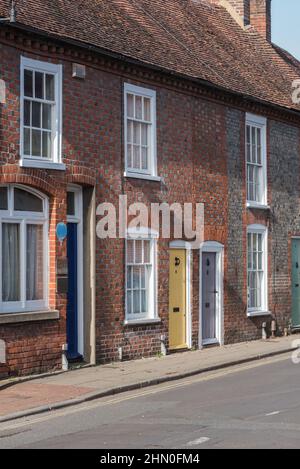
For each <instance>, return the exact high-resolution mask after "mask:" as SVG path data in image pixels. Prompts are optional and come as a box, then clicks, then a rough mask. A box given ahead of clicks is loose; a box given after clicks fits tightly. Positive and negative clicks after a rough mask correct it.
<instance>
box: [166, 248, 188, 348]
mask: <svg viewBox="0 0 300 469" xmlns="http://www.w3.org/2000/svg"><path fill="white" fill-rule="evenodd" d="M169 249H179V250H183V251H186V256H185V257H186V306H185V309H186V327H185V330H186V345H187V348H189V349H191V348H192V268H191V266H192V258H193V256H192V247H191V244H190V243H188V242H186V241H172V242H171V243H170V245H169Z"/></svg>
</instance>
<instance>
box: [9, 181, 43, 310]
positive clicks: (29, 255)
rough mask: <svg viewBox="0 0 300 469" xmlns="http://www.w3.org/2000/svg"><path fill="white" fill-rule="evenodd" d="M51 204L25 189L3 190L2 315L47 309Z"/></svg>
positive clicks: (15, 187)
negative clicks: (48, 228) (48, 227)
mask: <svg viewBox="0 0 300 469" xmlns="http://www.w3.org/2000/svg"><path fill="white" fill-rule="evenodd" d="M47 224H48V200H47V198H46V197H43V196H42V195H41V194H39V193H38V192H35V191H34V190H31V189H29V188H26V187H23V186H0V259H1V266H0V312H2V313H5V312H6V313H12V312H22V311H38V310H41V309H43V308H45V307H46V306H47V252H48V249H47Z"/></svg>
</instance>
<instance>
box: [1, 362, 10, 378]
mask: <svg viewBox="0 0 300 469" xmlns="http://www.w3.org/2000/svg"><path fill="white" fill-rule="evenodd" d="M8 376H9V368H8V366H7V365H5V363H0V379H5V378H8Z"/></svg>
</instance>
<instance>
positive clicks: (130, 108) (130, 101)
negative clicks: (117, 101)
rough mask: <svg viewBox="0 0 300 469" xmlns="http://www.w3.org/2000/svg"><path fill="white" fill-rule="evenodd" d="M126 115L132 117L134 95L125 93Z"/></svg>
mask: <svg viewBox="0 0 300 469" xmlns="http://www.w3.org/2000/svg"><path fill="white" fill-rule="evenodd" d="M127 117H134V96H133V95H132V94H128V95H127Z"/></svg>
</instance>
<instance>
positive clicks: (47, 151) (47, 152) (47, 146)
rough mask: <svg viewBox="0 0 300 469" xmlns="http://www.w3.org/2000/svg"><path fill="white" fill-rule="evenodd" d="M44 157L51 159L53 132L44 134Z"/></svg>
mask: <svg viewBox="0 0 300 469" xmlns="http://www.w3.org/2000/svg"><path fill="white" fill-rule="evenodd" d="M42 143H43V155H42V156H43V157H44V158H50V157H51V132H43V142H42Z"/></svg>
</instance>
